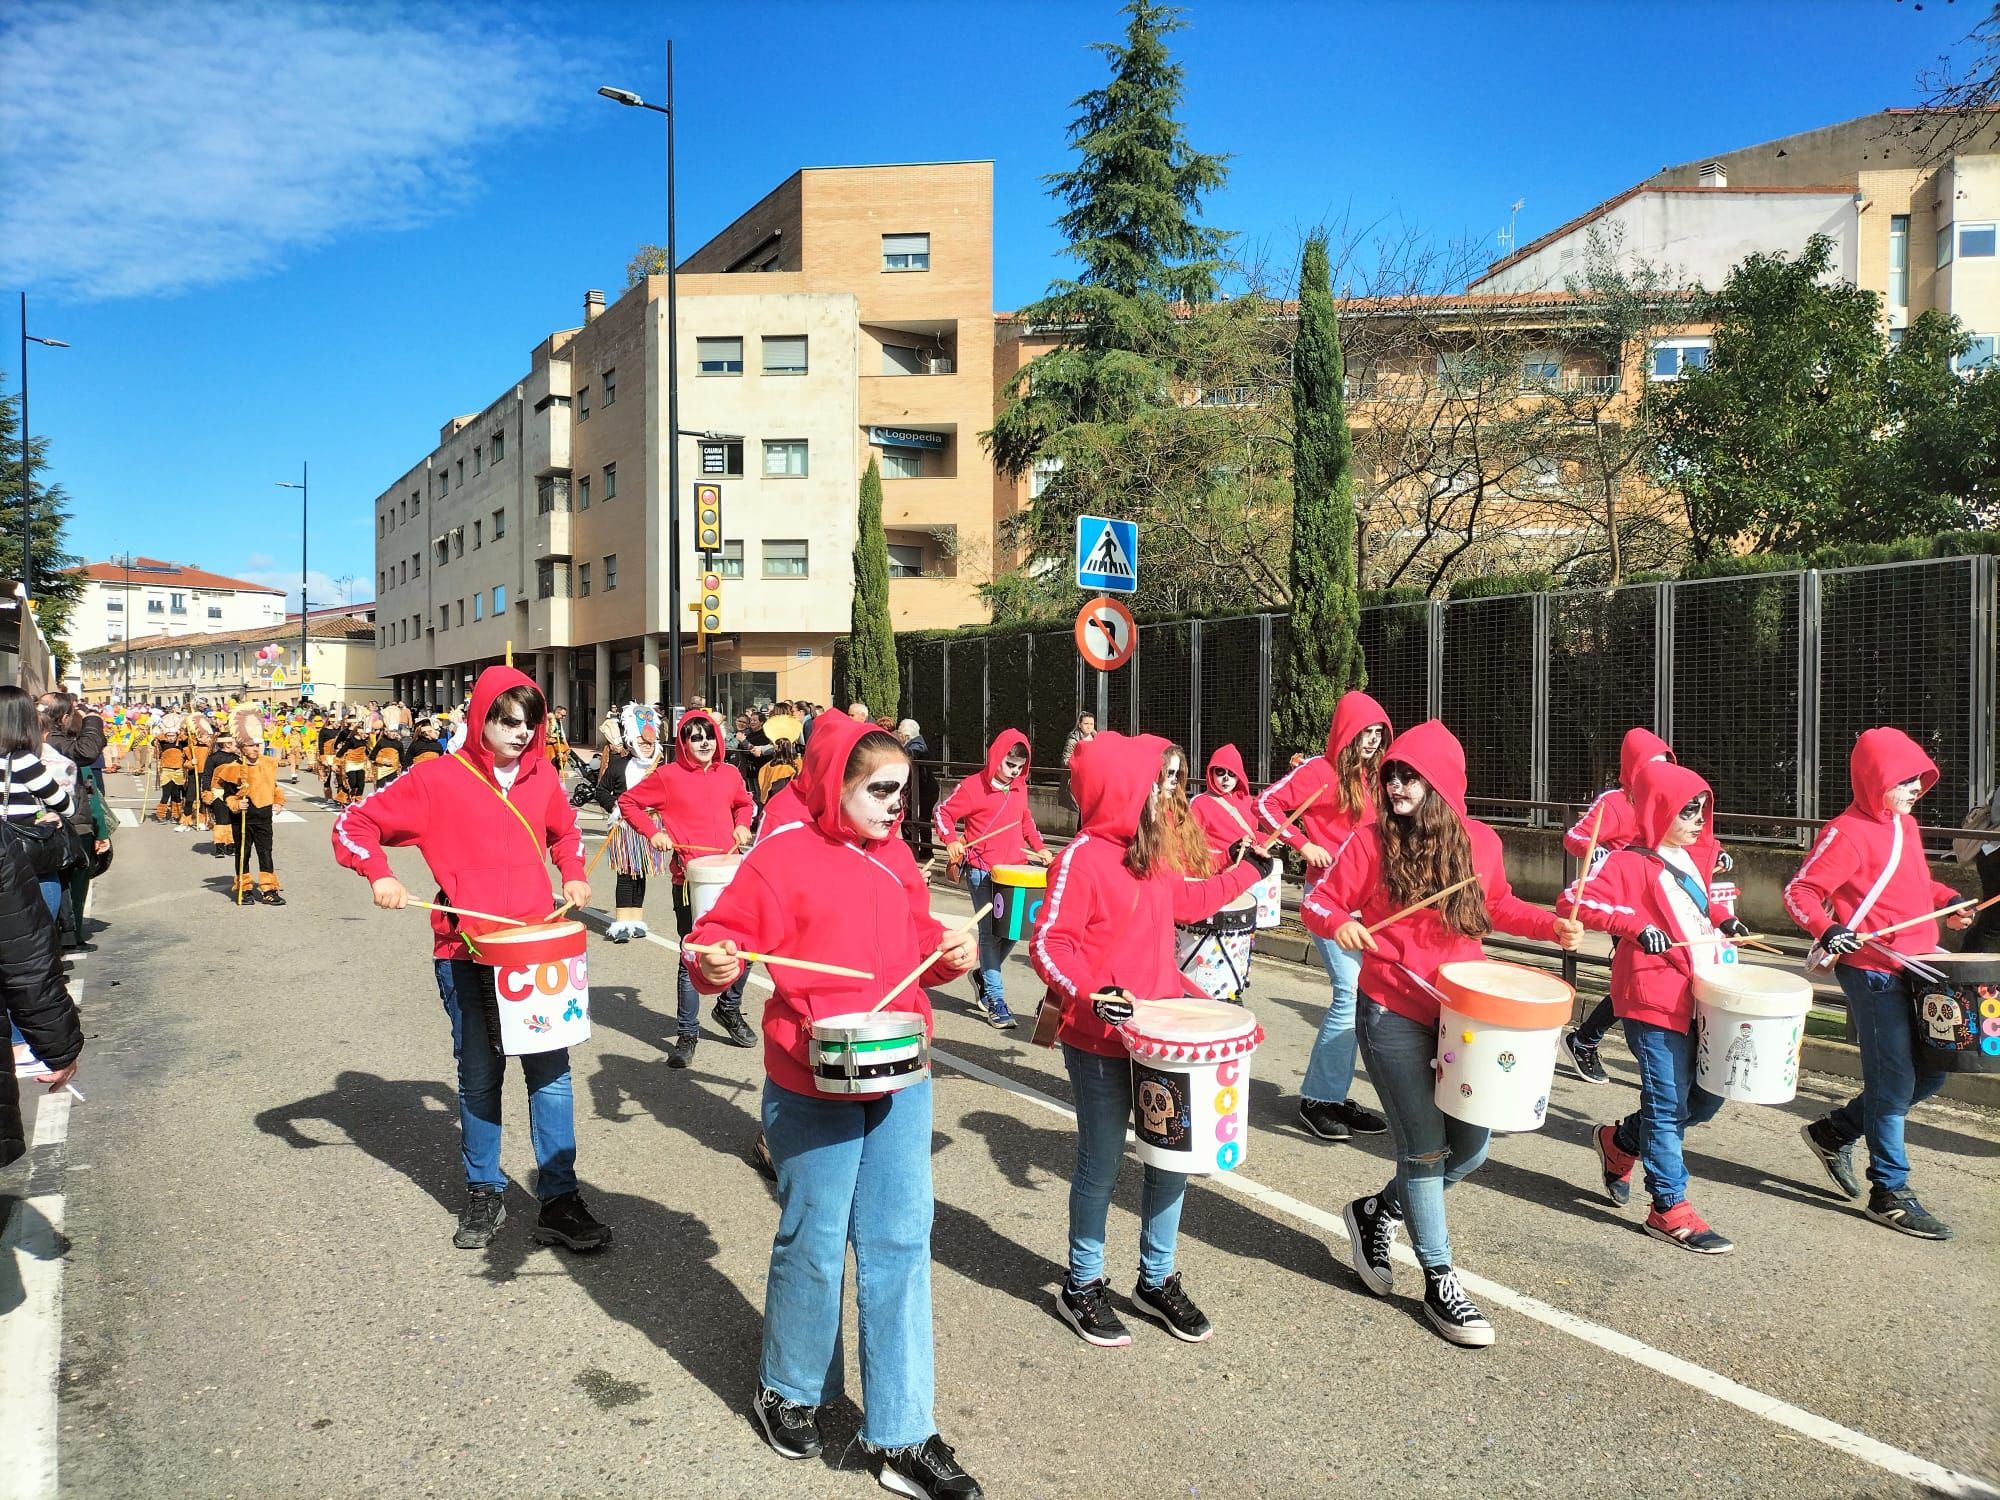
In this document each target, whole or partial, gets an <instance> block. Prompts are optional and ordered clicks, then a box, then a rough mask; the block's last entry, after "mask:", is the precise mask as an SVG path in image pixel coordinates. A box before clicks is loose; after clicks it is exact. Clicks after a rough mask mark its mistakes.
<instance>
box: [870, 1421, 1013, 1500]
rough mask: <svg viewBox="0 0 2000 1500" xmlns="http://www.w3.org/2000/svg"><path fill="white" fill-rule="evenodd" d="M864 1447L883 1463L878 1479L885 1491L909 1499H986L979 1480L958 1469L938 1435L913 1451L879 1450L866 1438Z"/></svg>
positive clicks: (877, 1473) (956, 1462)
mask: <svg viewBox="0 0 2000 1500" xmlns="http://www.w3.org/2000/svg"><path fill="white" fill-rule="evenodd" d="M861 1446H862V1448H863V1449H865V1450H866V1451H867V1452H869V1453H872V1454H874V1455H875V1457H877V1458H879V1459H881V1460H882V1467H881V1468H880V1469H879V1470H877V1472H876V1477H877V1478H879V1479H880V1480H881V1481H882V1488H883V1489H885V1490H890V1491H893V1492H894V1493H896V1494H898V1495H908V1496H909V1497H910V1500H985V1497H986V1491H984V1490H982V1489H981V1488H980V1487H979V1481H978V1480H976V1479H974V1478H973V1477H972V1476H971V1475H970V1474H968V1473H966V1472H965V1470H964V1469H962V1468H960V1467H959V1464H958V1460H957V1459H956V1458H955V1457H953V1455H952V1450H951V1445H950V1444H949V1443H947V1442H946V1441H945V1440H944V1439H943V1438H941V1437H939V1436H938V1435H937V1434H936V1433H935V1432H934V1433H932V1434H931V1435H930V1436H929V1437H927V1438H925V1439H924V1440H923V1441H922V1442H921V1443H918V1444H917V1445H916V1446H915V1447H912V1448H878V1447H876V1446H875V1445H874V1444H873V1443H871V1442H869V1441H867V1440H866V1439H865V1438H864V1439H863V1440H862V1443H861Z"/></svg>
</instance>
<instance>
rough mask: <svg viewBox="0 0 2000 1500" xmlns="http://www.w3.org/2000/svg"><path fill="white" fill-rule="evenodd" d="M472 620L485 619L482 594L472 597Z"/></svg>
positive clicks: (484, 604)
mask: <svg viewBox="0 0 2000 1500" xmlns="http://www.w3.org/2000/svg"><path fill="white" fill-rule="evenodd" d="M472 618H473V619H474V620H483V619H485V618H486V596H485V595H484V594H474V595H473V596H472Z"/></svg>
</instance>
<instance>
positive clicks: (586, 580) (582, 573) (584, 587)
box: [576, 563, 590, 599]
mask: <svg viewBox="0 0 2000 1500" xmlns="http://www.w3.org/2000/svg"><path fill="white" fill-rule="evenodd" d="M576 597H577V598H579V599H588V598H589V597H590V564H589V563H578V564H577V565H576Z"/></svg>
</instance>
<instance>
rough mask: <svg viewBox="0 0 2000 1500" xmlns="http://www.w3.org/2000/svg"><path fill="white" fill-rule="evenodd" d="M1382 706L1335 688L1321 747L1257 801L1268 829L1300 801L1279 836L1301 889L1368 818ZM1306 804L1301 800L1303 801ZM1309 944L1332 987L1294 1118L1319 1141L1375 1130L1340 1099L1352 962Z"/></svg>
mask: <svg viewBox="0 0 2000 1500" xmlns="http://www.w3.org/2000/svg"><path fill="white" fill-rule="evenodd" d="M1394 732H1395V731H1394V728H1393V726H1392V725H1391V724H1390V723H1389V715H1388V713H1387V712H1386V711H1385V710H1384V709H1383V707H1382V705H1381V704H1379V703H1377V702H1376V701H1375V700H1374V699H1373V698H1371V697H1369V696H1368V695H1367V694H1366V693H1363V692H1360V691H1353V692H1347V693H1342V694H1341V695H1340V701H1339V702H1338V703H1336V704H1334V706H1333V721H1332V723H1331V724H1329V725H1328V727H1327V731H1326V753H1325V754H1324V755H1315V756H1313V757H1312V758H1311V759H1310V760H1306V761H1301V762H1300V763H1299V765H1298V767H1297V769H1295V770H1294V771H1292V773H1291V774H1290V775H1288V776H1286V777H1285V778H1284V779H1283V780H1282V781H1278V782H1274V783H1272V785H1271V786H1270V788H1269V789H1268V790H1267V791H1266V792H1265V793H1264V795H1263V796H1261V797H1259V798H1258V799H1257V810H1258V812H1260V813H1262V814H1263V816H1264V820H1265V821H1266V822H1267V823H1269V824H1270V825H1271V826H1272V827H1273V828H1280V827H1285V819H1286V818H1288V817H1290V816H1291V815H1292V814H1293V813H1294V812H1296V811H1297V810H1298V809H1299V808H1300V807H1305V809H1306V810H1305V812H1304V814H1303V815H1302V816H1301V817H1300V818H1299V821H1298V824H1297V825H1296V826H1292V827H1285V831H1284V832H1283V833H1282V834H1280V835H1279V837H1281V838H1282V839H1284V841H1285V842H1286V843H1287V844H1288V845H1290V846H1291V847H1292V848H1293V849H1296V850H1298V852H1299V856H1300V857H1301V858H1302V859H1304V860H1305V863H1306V888H1307V889H1308V890H1310V889H1311V888H1312V887H1313V886H1314V885H1316V884H1318V883H1319V881H1321V880H1323V879H1324V878H1325V877H1326V873H1327V871H1328V870H1330V869H1332V868H1333V866H1334V863H1335V862H1336V861H1337V860H1338V859H1339V858H1340V854H1341V851H1342V850H1343V849H1345V848H1346V847H1347V845H1348V841H1349V840H1351V839H1352V838H1353V837H1354V835H1355V833H1356V832H1357V831H1358V830H1360V829H1362V828H1366V827H1368V826H1369V825H1370V824H1372V823H1373V822H1374V821H1375V788H1376V779H1377V772H1378V771H1379V770H1380V768H1381V764H1382V747H1383V746H1385V745H1387V744H1388V743H1389V736H1390V735H1391V734H1392V733H1394ZM1309 798H1310V799H1311V805H1310V806H1307V799H1309ZM1313 948H1314V949H1315V950H1316V951H1317V952H1318V954H1319V961H1320V967H1322V968H1323V969H1325V970H1326V977H1327V981H1328V982H1329V983H1330V984H1331V985H1332V986H1333V997H1332V999H1331V1000H1330V1001H1329V1002H1328V1003H1327V1007H1326V1015H1325V1016H1324V1017H1323V1018H1322V1019H1321V1021H1320V1025H1319V1035H1318V1036H1316V1037H1314V1038H1313V1045H1312V1055H1311V1056H1310V1057H1308V1058H1307V1059H1306V1075H1305V1081H1304V1083H1303V1084H1302V1085H1301V1095H1302V1097H1301V1098H1300V1099H1299V1120H1300V1122H1301V1123H1302V1124H1303V1125H1304V1126H1305V1127H1306V1129H1307V1130H1310V1131H1311V1132H1312V1133H1313V1134H1314V1135H1316V1136H1318V1137H1319V1138H1320V1139H1321V1140H1324V1141H1344V1140H1347V1139H1348V1138H1349V1137H1350V1136H1355V1135H1380V1134H1381V1133H1382V1132H1383V1131H1385V1130H1387V1129H1388V1128H1389V1127H1388V1124H1387V1122H1385V1121H1384V1120H1383V1118H1382V1117H1381V1116H1380V1115H1378V1114H1376V1113H1375V1112H1374V1111H1373V1110H1371V1109H1369V1108H1367V1107H1366V1106H1365V1105H1362V1104H1360V1103H1358V1102H1357V1101H1355V1100H1354V1099H1351V1098H1349V1097H1348V1095H1349V1093H1350V1092H1351V1091H1352V1089H1353V1087H1354V1054H1355V1040H1354V1006H1355V993H1356V983H1357V980H1358V977H1359V975H1360V972H1361V965H1360V961H1359V960H1358V959H1357V958H1356V957H1355V955H1354V954H1352V953H1349V952H1347V951H1346V950H1345V949H1344V948H1342V947H1340V946H1339V945H1338V944H1337V943H1334V942H1331V941H1329V940H1327V939H1325V938H1321V937H1318V936H1315V937H1314V938H1313Z"/></svg>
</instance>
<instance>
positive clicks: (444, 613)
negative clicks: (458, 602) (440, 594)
mask: <svg viewBox="0 0 2000 1500" xmlns="http://www.w3.org/2000/svg"><path fill="white" fill-rule="evenodd" d="M449 629H451V606H450V605H449V604H441V605H439V606H438V634H440V635H442V634H444V632H445V631H447V630H449Z"/></svg>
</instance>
